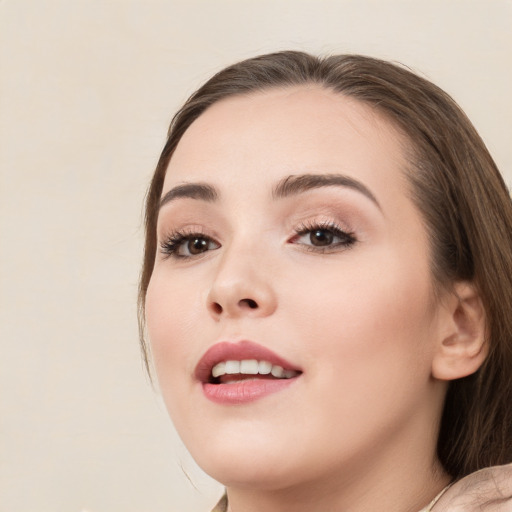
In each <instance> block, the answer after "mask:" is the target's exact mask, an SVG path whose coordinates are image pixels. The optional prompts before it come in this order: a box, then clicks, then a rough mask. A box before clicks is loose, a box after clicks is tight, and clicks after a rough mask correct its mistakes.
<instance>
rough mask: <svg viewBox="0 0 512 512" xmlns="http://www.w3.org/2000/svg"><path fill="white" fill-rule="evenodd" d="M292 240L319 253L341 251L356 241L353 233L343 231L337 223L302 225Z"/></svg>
mask: <svg viewBox="0 0 512 512" xmlns="http://www.w3.org/2000/svg"><path fill="white" fill-rule="evenodd" d="M296 233H297V234H296V236H294V237H293V238H292V239H291V240H290V241H291V243H293V244H297V245H302V246H303V247H304V248H306V249H307V250H309V251H314V252H315V251H316V252H318V253H327V252H339V251H342V250H344V249H348V248H349V247H351V246H352V245H354V244H355V243H356V241H357V240H356V238H355V236H354V234H353V233H350V232H347V231H343V230H342V229H340V228H339V227H338V226H336V225H334V224H333V225H331V224H328V225H325V226H324V225H323V224H320V225H318V224H317V225H308V224H306V225H302V226H300V228H299V229H297V231H296Z"/></svg>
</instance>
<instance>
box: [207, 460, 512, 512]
mask: <svg viewBox="0 0 512 512" xmlns="http://www.w3.org/2000/svg"><path fill="white" fill-rule="evenodd" d="M227 510H228V500H227V497H226V495H224V496H223V497H222V498H221V500H220V501H219V503H217V505H216V506H215V508H214V509H213V510H212V512H227ZM319 512H321V511H319ZM386 512H392V511H386ZM419 512H512V464H506V465H504V466H493V467H491V468H485V469H481V470H480V471H476V472H475V473H471V475H468V476H466V477H464V478H462V479H461V480H459V481H457V482H455V483H453V484H450V485H449V486H448V487H446V488H445V489H443V491H442V492H440V493H439V494H438V495H437V496H436V497H435V498H434V500H432V502H431V503H430V504H429V505H428V506H426V507H425V508H422V509H421V510H420V511H419Z"/></svg>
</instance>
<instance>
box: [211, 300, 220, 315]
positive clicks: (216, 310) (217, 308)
mask: <svg viewBox="0 0 512 512" xmlns="http://www.w3.org/2000/svg"><path fill="white" fill-rule="evenodd" d="M212 309H213V311H214V313H216V314H217V315H220V314H221V313H222V306H221V305H220V304H219V303H217V302H214V303H213V304H212Z"/></svg>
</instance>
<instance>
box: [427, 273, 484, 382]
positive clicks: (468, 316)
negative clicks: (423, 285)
mask: <svg viewBox="0 0 512 512" xmlns="http://www.w3.org/2000/svg"><path fill="white" fill-rule="evenodd" d="M444 307H445V308H447V309H446V310H445V311H444V313H446V315H445V317H444V319H443V322H444V323H445V325H444V329H443V334H442V335H441V336H440V339H439V341H438V343H437V346H436V348H435V354H434V358H433V360H432V375H433V377H435V378H436V379H440V380H455V379H460V378H462V377H466V376H467V375H471V374H472V373H475V372H476V371H477V370H478V369H479V368H480V366H481V365H482V363H483V362H484V361H485V358H486V357H487V353H488V351H489V346H488V342H487V331H486V321H485V309H484V306H483V303H482V299H481V297H480V295H479V293H478V291H477V290H476V288H475V287H474V286H473V285H472V284H471V283H467V282H461V283H457V284H456V285H455V286H454V288H453V290H452V292H451V293H450V295H449V297H447V298H446V301H445V304H444Z"/></svg>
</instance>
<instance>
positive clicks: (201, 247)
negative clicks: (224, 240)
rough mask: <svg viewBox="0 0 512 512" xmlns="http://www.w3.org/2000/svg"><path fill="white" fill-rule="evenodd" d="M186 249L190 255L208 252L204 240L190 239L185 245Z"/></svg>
mask: <svg viewBox="0 0 512 512" xmlns="http://www.w3.org/2000/svg"><path fill="white" fill-rule="evenodd" d="M187 249H188V252H189V253H190V254H193V255H195V254H201V253H202V252H205V251H207V250H208V240H206V238H199V237H196V238H191V239H190V240H189V241H188V243H187Z"/></svg>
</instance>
